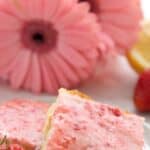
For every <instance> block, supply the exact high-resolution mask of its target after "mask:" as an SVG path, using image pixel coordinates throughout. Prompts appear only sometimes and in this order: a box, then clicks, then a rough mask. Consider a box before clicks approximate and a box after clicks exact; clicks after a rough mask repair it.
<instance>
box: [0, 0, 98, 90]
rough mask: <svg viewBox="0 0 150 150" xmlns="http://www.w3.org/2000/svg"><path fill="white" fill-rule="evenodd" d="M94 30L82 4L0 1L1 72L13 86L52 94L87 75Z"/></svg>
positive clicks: (94, 54)
mask: <svg viewBox="0 0 150 150" xmlns="http://www.w3.org/2000/svg"><path fill="white" fill-rule="evenodd" d="M98 30H99V27H98V24H97V21H96V17H95V16H94V15H93V14H92V13H90V12H89V5H88V4H87V3H77V1H76V0H1V1H0V76H1V77H3V78H5V79H6V80H8V81H9V82H10V83H11V85H12V86H13V87H14V88H24V89H28V90H32V91H34V92H41V91H46V92H49V93H55V92H56V91H57V89H58V88H60V87H66V88H72V87H75V86H77V85H78V84H80V83H81V82H83V81H85V80H86V79H87V78H89V76H90V75H91V74H92V72H93V70H94V67H95V63H96V60H97V56H98V53H97V45H98V43H100V41H99V39H98V38H97V32H98Z"/></svg>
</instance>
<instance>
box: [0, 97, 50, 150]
mask: <svg viewBox="0 0 150 150" xmlns="http://www.w3.org/2000/svg"><path fill="white" fill-rule="evenodd" d="M48 108H49V104H47V103H43V102H34V101H30V100H12V101H9V102H6V103H3V104H2V105H0V139H2V138H3V137H4V136H5V135H6V136H7V139H8V140H9V141H11V143H12V144H13V143H18V144H19V145H22V146H24V147H25V149H27V150H33V149H35V147H38V146H40V144H41V141H42V136H43V135H42V129H43V126H44V123H45V118H46V113H47V110H48ZM1 146H2V145H1ZM0 148H1V147H0Z"/></svg>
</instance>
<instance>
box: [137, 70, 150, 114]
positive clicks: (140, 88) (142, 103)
mask: <svg viewBox="0 0 150 150" xmlns="http://www.w3.org/2000/svg"><path fill="white" fill-rule="evenodd" d="M134 102H135V105H136V107H137V109H138V110H139V111H141V112H150V70H148V71H145V72H144V73H142V74H141V76H140V78H139V80H138V83H137V86H136V89H135V94H134Z"/></svg>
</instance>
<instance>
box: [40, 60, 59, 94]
mask: <svg viewBox="0 0 150 150" xmlns="http://www.w3.org/2000/svg"><path fill="white" fill-rule="evenodd" d="M41 69H42V79H43V85H44V88H45V90H46V91H48V92H50V93H51V92H52V93H56V90H57V89H58V83H57V81H56V78H55V76H54V74H53V72H52V70H51V67H50V65H49V64H48V62H47V60H46V58H45V57H44V58H41Z"/></svg>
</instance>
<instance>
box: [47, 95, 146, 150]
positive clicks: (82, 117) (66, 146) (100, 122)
mask: <svg viewBox="0 0 150 150" xmlns="http://www.w3.org/2000/svg"><path fill="white" fill-rule="evenodd" d="M57 103H58V104H57V107H56V110H55V112H54V115H53V116H52V118H51V119H52V120H51V130H50V133H49V137H48V143H47V146H46V150H142V149H143V145H144V140H143V119H142V118H140V117H138V116H136V115H131V114H125V113H123V112H122V111H121V110H119V109H118V108H114V107H111V106H108V105H104V104H100V103H96V102H93V101H90V100H83V98H81V97H79V96H76V95H71V94H69V93H68V92H60V94H59V96H58V99H57Z"/></svg>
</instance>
